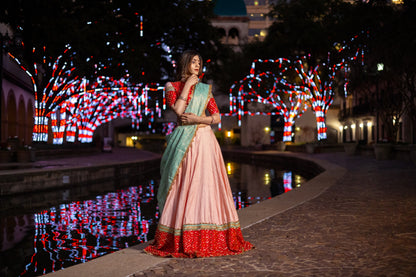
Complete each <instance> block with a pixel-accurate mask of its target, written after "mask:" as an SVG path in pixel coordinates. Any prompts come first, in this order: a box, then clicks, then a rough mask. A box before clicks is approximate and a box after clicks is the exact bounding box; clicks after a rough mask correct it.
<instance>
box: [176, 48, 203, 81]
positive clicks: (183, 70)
mask: <svg viewBox="0 0 416 277" xmlns="http://www.w3.org/2000/svg"><path fill="white" fill-rule="evenodd" d="M195 56H198V58H199V62H200V66H199V72H198V77H199V76H201V74H202V57H201V55H200V54H199V53H198V52H197V51H195V50H186V51H184V52H183V53H182V56H181V59H180V61H179V65H178V68H177V71H176V78H177V80H186V79H187V78H188V77H189V76H191V73H190V72H189V65H190V64H191V62H192V58H193V57H195Z"/></svg>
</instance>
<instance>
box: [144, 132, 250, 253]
mask: <svg viewBox="0 0 416 277" xmlns="http://www.w3.org/2000/svg"><path fill="white" fill-rule="evenodd" d="M251 248H253V245H252V244H251V243H249V242H247V241H245V240H244V238H243V235H242V233H241V229H240V223H239V219H238V215H237V211H236V208H235V205H234V200H233V196H232V192H231V188H230V184H229V181H228V176H227V172H226V169H225V165H224V160H223V157H222V153H221V149H220V147H219V144H218V142H217V139H216V138H215V135H214V133H213V131H212V129H211V127H210V126H204V127H199V128H198V129H197V131H196V134H195V137H194V139H193V141H192V142H191V145H190V146H189V149H188V152H187V153H186V155H185V157H184V159H183V160H182V163H181V165H180V167H179V169H178V173H177V175H176V178H175V179H174V181H173V183H172V186H171V189H170V191H169V193H168V196H167V199H166V202H165V206H164V209H163V213H162V216H161V218H160V221H159V224H158V227H157V230H156V234H155V239H154V242H153V243H152V244H151V245H149V246H148V247H147V248H145V251H146V252H147V253H150V254H153V255H157V256H162V257H168V256H170V257H182V258H196V257H211V256H225V255H236V254H241V253H243V252H244V251H247V250H250V249H251Z"/></svg>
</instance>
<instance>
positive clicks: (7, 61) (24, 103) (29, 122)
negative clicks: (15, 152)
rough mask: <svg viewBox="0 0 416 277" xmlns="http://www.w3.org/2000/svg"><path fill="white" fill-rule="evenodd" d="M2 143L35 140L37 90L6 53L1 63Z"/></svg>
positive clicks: (14, 143) (15, 144) (30, 141)
mask: <svg viewBox="0 0 416 277" xmlns="http://www.w3.org/2000/svg"><path fill="white" fill-rule="evenodd" d="M0 76H1V98H0V101H1V103H0V104H1V126H0V128H1V137H0V141H1V146H2V148H3V147H7V146H10V145H11V146H13V147H17V146H23V145H30V144H31V143H32V131H33V118H34V111H35V108H34V103H35V99H34V96H33V95H34V94H33V86H32V83H31V80H30V78H29V76H27V75H26V73H25V72H24V71H23V70H22V69H21V68H20V67H19V66H18V65H17V64H16V63H14V62H13V61H12V60H11V58H10V57H9V56H8V55H7V54H3V57H2V65H1V74H0Z"/></svg>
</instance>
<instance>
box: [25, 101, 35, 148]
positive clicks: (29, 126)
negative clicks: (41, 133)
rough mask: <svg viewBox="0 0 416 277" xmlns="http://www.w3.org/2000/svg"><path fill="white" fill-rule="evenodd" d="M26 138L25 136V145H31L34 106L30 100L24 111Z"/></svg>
mask: <svg viewBox="0 0 416 277" xmlns="http://www.w3.org/2000/svg"><path fill="white" fill-rule="evenodd" d="M26 111H27V112H26V114H27V115H26V126H25V129H26V136H25V142H26V143H27V144H32V133H33V123H34V117H33V111H34V106H33V102H32V100H29V102H28V103H27V110H26Z"/></svg>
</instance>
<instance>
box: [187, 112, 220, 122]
mask: <svg viewBox="0 0 416 277" xmlns="http://www.w3.org/2000/svg"><path fill="white" fill-rule="evenodd" d="M180 120H181V122H182V123H183V124H185V125H189V124H206V125H211V124H218V123H220V122H221V117H220V114H219V113H214V114H212V115H210V116H197V115H196V114H193V113H183V114H182V115H181V116H180Z"/></svg>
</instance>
